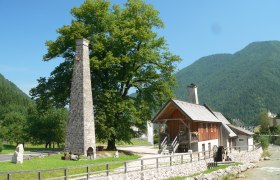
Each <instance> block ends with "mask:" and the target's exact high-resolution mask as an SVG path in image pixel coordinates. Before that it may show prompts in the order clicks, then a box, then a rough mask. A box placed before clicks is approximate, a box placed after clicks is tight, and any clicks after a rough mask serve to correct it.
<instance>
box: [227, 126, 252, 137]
mask: <svg viewBox="0 0 280 180" xmlns="http://www.w3.org/2000/svg"><path fill="white" fill-rule="evenodd" d="M228 126H229V127H230V128H231V129H233V130H235V131H239V132H242V133H244V134H247V135H253V134H254V133H253V132H251V131H248V130H246V129H243V128H240V127H236V126H234V125H232V124H228Z"/></svg>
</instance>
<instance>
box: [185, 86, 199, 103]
mask: <svg viewBox="0 0 280 180" xmlns="http://www.w3.org/2000/svg"><path fill="white" fill-rule="evenodd" d="M187 87H188V94H189V102H190V103H193V104H199V102H198V95H197V86H196V85H195V84H193V83H191V84H190V85H188V86H187Z"/></svg>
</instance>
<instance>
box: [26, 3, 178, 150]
mask: <svg viewBox="0 0 280 180" xmlns="http://www.w3.org/2000/svg"><path fill="white" fill-rule="evenodd" d="M71 14H72V15H73V17H74V18H73V20H72V22H71V24H70V25H65V26H63V27H61V28H59V29H58V30H57V32H58V34H59V36H58V38H57V39H56V40H55V41H47V42H46V45H47V46H48V52H47V53H46V54H45V56H44V60H45V61H49V60H52V59H55V58H57V57H62V58H64V59H65V61H64V62H63V63H61V64H60V65H59V66H58V67H56V68H55V69H54V71H53V72H52V73H51V76H50V77H49V78H41V79H39V80H38V82H39V84H38V86H37V87H36V88H34V89H32V90H31V95H32V97H33V98H34V99H35V100H36V99H37V100H40V98H44V99H48V100H49V101H51V103H53V104H55V105H56V106H57V107H63V106H65V105H67V104H68V103H69V94H70V82H71V75H72V68H73V60H74V54H75V40H76V39H77V38H86V39H88V40H89V41H90V45H89V49H90V68H91V77H92V92H93V103H94V107H95V108H94V112H95V120H96V133H97V138H98V139H99V140H100V141H108V147H107V149H115V148H116V147H115V143H116V140H117V141H125V142H129V141H130V139H131V138H132V137H133V136H134V135H135V134H134V132H133V130H132V129H131V127H132V126H136V127H138V128H139V129H140V130H144V129H145V125H146V123H145V121H147V120H149V119H150V118H151V115H152V113H153V111H154V110H155V109H156V108H157V107H159V106H161V105H162V103H163V102H165V101H166V100H167V99H168V98H170V97H171V96H172V95H173V94H172V89H171V88H172V87H173V86H174V84H175V79H174V76H173V72H174V70H175V65H174V63H176V62H178V61H179V60H180V58H179V57H178V56H175V55H173V54H171V53H170V52H169V50H168V48H167V44H166V42H165V40H164V38H163V37H160V36H158V34H157V33H156V31H155V30H156V29H161V28H163V22H162V21H161V19H160V18H159V12H158V11H157V10H155V9H154V8H153V7H152V6H151V5H148V4H145V3H144V2H143V1H141V0H129V1H128V2H127V3H126V4H124V6H119V5H110V2H109V1H104V0H86V1H85V2H84V4H82V5H81V6H80V7H75V8H73V9H72V10H71ZM134 91H136V93H135V95H134V96H130V94H131V93H132V92H134Z"/></svg>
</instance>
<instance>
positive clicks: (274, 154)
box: [244, 145, 280, 180]
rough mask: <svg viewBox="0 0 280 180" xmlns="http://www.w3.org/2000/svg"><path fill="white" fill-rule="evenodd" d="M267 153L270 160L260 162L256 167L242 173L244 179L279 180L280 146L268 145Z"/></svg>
mask: <svg viewBox="0 0 280 180" xmlns="http://www.w3.org/2000/svg"><path fill="white" fill-rule="evenodd" d="M268 151H269V152H270V153H271V157H270V158H271V160H266V161H261V162H259V163H258V164H257V167H256V168H254V169H250V170H248V171H246V172H245V173H244V175H245V176H246V178H245V179H254V180H274V179H275V180H279V179H280V146H276V145H270V146H269V149H268Z"/></svg>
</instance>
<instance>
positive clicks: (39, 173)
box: [38, 171, 42, 180]
mask: <svg viewBox="0 0 280 180" xmlns="http://www.w3.org/2000/svg"><path fill="white" fill-rule="evenodd" d="M38 179H39V180H41V179H42V172H41V171H38Z"/></svg>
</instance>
